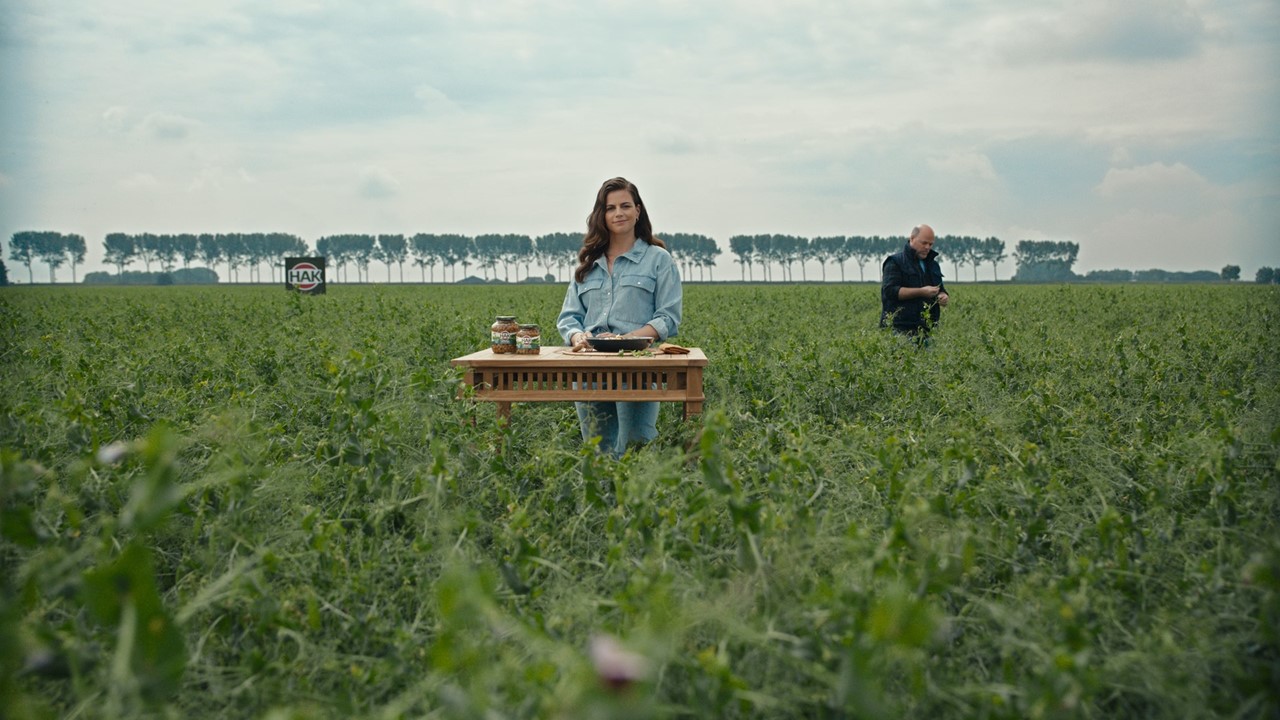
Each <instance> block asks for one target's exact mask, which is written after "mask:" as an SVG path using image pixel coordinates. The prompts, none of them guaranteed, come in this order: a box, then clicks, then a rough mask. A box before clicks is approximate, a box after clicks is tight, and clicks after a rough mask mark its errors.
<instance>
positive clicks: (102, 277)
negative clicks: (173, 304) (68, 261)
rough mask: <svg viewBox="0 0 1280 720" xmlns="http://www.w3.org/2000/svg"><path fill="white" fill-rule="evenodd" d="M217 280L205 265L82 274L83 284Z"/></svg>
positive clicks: (203, 281) (179, 283)
mask: <svg viewBox="0 0 1280 720" xmlns="http://www.w3.org/2000/svg"><path fill="white" fill-rule="evenodd" d="M217 282H218V273H216V272H214V271H212V270H210V269H209V268H207V267H194V268H178V269H177V270H173V271H162V272H139V271H137V270H125V271H124V272H122V273H108V272H91V273H86V274H85V276H84V284H85V285H213V284H216V283H217Z"/></svg>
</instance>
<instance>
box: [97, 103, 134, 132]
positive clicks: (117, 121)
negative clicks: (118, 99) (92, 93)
mask: <svg viewBox="0 0 1280 720" xmlns="http://www.w3.org/2000/svg"><path fill="white" fill-rule="evenodd" d="M102 125H103V127H105V128H106V129H107V130H108V131H109V132H125V131H126V130H128V129H129V128H130V126H131V122H130V118H129V111H128V110H127V109H126V108H123V107H120V106H119V105H113V106H112V107H109V108H107V109H106V110H104V111H103V112H102Z"/></svg>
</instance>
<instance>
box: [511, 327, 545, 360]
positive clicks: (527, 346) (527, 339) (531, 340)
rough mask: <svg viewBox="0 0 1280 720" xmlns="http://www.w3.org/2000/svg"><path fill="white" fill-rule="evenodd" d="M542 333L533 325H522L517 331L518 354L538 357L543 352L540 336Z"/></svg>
mask: <svg viewBox="0 0 1280 720" xmlns="http://www.w3.org/2000/svg"><path fill="white" fill-rule="evenodd" d="M541 334H542V331H541V330H540V329H539V328H538V326H537V325H534V324H532V323H527V324H521V325H520V329H519V330H517V331H516V354H517V355H537V354H538V353H539V352H542V343H541V338H540V335H541Z"/></svg>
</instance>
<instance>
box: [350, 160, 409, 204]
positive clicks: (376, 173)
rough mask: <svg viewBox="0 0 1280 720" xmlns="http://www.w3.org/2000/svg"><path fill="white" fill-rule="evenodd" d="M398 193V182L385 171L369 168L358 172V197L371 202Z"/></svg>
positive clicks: (373, 167)
mask: <svg viewBox="0 0 1280 720" xmlns="http://www.w3.org/2000/svg"><path fill="white" fill-rule="evenodd" d="M399 192H400V182H399V181H398V180H396V179H395V177H393V176H392V175H391V173H390V172H387V170H386V169H384V168H381V167H377V166H369V167H366V168H365V169H363V170H361V171H360V196H361V197H365V198H369V199H371V200H381V199H385V198H390V197H394V196H396V195H397V194H399Z"/></svg>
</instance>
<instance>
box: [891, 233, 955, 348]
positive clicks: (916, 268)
mask: <svg viewBox="0 0 1280 720" xmlns="http://www.w3.org/2000/svg"><path fill="white" fill-rule="evenodd" d="M937 258H938V253H937V251H936V250H930V251H929V257H927V258H925V259H924V260H921V259H920V257H919V256H917V255H916V251H915V250H912V249H911V243H907V244H906V245H905V246H904V247H903V248H902V250H901V251H900V252H897V253H894V254H893V255H890V256H889V257H887V258H885V259H884V265H882V266H881V267H880V327H886V326H888V324H889V323H890V322H892V323H893V328H894V329H895V330H900V331H906V332H914V331H916V330H919V329H921V328H924V329H926V330H927V329H928V328H930V327H932V326H933V325H935V324H937V322H938V317H939V316H940V315H941V314H942V308H941V307H939V306H938V303H936V302H933V301H931V300H925V299H924V298H914V299H912V300H899V299H898V290H899V289H900V288H904V287H908V288H922V287H926V286H928V285H939V286H941V287H942V289H943V291H944V292H945V291H946V286H945V285H942V266H941V265H939V264H938V260H937ZM922 262H923V263H924V269H923V270H921V268H920V264H921V263H922ZM926 316H927V317H928V318H929V320H928V321H927V324H926V321H925V317H926Z"/></svg>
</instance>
